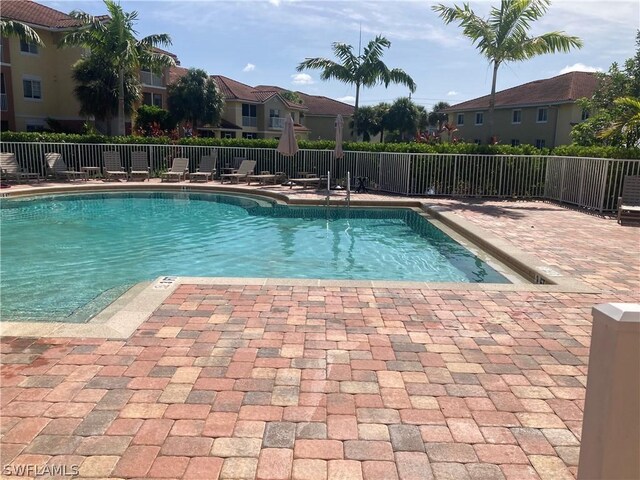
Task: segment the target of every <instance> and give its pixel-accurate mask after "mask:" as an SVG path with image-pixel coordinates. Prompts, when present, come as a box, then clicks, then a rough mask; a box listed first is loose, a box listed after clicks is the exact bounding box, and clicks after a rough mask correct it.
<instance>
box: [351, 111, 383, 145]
mask: <svg viewBox="0 0 640 480" xmlns="http://www.w3.org/2000/svg"><path fill="white" fill-rule="evenodd" d="M388 111H389V104H388V103H379V104H378V105H373V106H367V107H360V108H359V109H358V113H357V115H358V118H357V120H356V118H355V117H354V119H353V127H354V128H355V125H356V124H357V126H358V130H357V131H356V135H358V136H360V135H362V139H363V140H364V141H365V142H370V141H371V137H373V136H375V135H378V134H380V141H381V142H382V140H383V138H384V129H385V124H384V121H385V118H386V115H387V112H388Z"/></svg>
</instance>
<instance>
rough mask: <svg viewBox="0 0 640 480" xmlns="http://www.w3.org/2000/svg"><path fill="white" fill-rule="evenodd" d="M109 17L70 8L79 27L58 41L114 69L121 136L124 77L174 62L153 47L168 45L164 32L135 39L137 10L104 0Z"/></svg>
mask: <svg viewBox="0 0 640 480" xmlns="http://www.w3.org/2000/svg"><path fill="white" fill-rule="evenodd" d="M104 4H105V5H106V7H107V11H108V12H109V18H108V19H106V20H105V19H104V18H103V17H94V16H92V15H89V14H88V13H85V12H81V11H76V10H74V11H73V12H71V13H70V14H69V15H70V16H71V17H73V18H75V19H76V20H78V21H79V22H80V26H79V27H77V28H75V29H74V30H72V31H71V32H69V33H67V34H66V35H65V36H64V37H63V38H62V39H61V40H60V46H62V47H85V48H89V49H90V50H91V52H95V53H96V54H98V55H100V57H101V58H108V59H110V61H111V64H112V65H113V66H114V67H115V69H116V71H117V72H118V130H117V134H118V135H124V120H125V119H124V113H125V87H124V85H125V76H126V75H127V73H131V72H135V73H137V72H138V71H139V69H140V67H146V68H150V69H152V70H156V71H157V70H159V69H161V68H163V67H167V66H170V65H174V64H175V61H174V60H173V58H171V57H170V56H169V55H167V54H165V53H162V52H158V51H156V50H154V47H157V46H168V45H171V37H169V35H168V34H166V33H161V34H154V35H149V36H147V37H144V38H143V39H141V40H137V39H136V34H137V32H136V31H135V30H134V24H135V22H136V20H137V19H138V12H136V11H133V12H129V13H127V12H125V11H124V10H123V9H122V7H121V6H120V4H118V3H115V2H114V1H113V0H104Z"/></svg>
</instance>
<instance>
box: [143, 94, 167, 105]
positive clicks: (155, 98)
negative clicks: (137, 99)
mask: <svg viewBox="0 0 640 480" xmlns="http://www.w3.org/2000/svg"><path fill="white" fill-rule="evenodd" d="M142 103H143V104H145V105H155V106H156V107H160V108H162V94H160V93H149V92H144V93H143V94H142Z"/></svg>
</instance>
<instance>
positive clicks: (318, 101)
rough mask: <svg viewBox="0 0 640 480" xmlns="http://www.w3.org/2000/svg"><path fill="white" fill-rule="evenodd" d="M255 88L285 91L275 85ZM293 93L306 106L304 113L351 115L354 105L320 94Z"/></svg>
mask: <svg viewBox="0 0 640 480" xmlns="http://www.w3.org/2000/svg"><path fill="white" fill-rule="evenodd" d="M256 89H260V90H262V89H264V90H269V89H270V90H275V91H277V92H280V93H282V92H286V91H287V89H286V88H281V87H276V86H272V85H258V86H257V87H256ZM295 93H297V94H298V95H299V96H300V98H301V100H302V103H303V104H304V105H305V106H306V107H307V111H306V112H305V115H329V116H335V115H338V114H340V115H345V116H351V115H353V110H354V107H353V106H352V105H349V104H347V103H343V102H339V101H338V100H333V99H332V98H328V97H324V96H321V95H309V94H307V93H303V92H298V91H296V92H295Z"/></svg>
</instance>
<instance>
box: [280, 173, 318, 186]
mask: <svg viewBox="0 0 640 480" xmlns="http://www.w3.org/2000/svg"><path fill="white" fill-rule="evenodd" d="M320 180H321V178H320V177H318V176H317V175H316V174H315V173H306V174H305V175H304V176H301V177H300V178H290V179H289V182H288V183H287V185H289V189H291V188H293V186H294V185H300V186H301V187H302V188H303V189H306V188H308V187H312V186H315V187H316V188H320Z"/></svg>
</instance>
